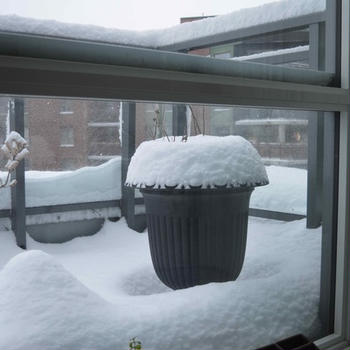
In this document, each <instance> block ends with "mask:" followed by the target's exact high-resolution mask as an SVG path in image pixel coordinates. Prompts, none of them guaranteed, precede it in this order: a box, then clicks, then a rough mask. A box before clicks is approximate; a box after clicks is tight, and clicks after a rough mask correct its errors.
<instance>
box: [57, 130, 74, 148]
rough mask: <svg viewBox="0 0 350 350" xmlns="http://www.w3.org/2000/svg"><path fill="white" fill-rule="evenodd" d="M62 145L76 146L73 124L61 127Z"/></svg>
mask: <svg viewBox="0 0 350 350" xmlns="http://www.w3.org/2000/svg"><path fill="white" fill-rule="evenodd" d="M60 146H61V147H74V129H73V127H71V126H63V127H61V144H60Z"/></svg>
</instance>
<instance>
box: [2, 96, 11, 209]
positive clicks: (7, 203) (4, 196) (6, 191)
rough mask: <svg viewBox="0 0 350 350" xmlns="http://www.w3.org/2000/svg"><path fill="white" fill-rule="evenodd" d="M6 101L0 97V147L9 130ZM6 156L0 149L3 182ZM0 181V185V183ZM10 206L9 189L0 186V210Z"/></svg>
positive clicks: (5, 177) (6, 99) (3, 179)
mask: <svg viewBox="0 0 350 350" xmlns="http://www.w3.org/2000/svg"><path fill="white" fill-rule="evenodd" d="M8 101H9V99H8V98H6V97H0V147H1V146H2V145H3V144H4V143H5V140H6V136H7V135H8V131H9V128H10V126H9V115H8ZM7 160H8V159H7V158H6V157H5V155H4V154H3V153H2V152H1V151H0V180H1V183H2V184H4V183H5V182H6V179H7V175H8V172H7V171H6V169H5V165H6V163H7ZM1 183H0V185H1ZM10 207H11V193H10V189H9V188H8V187H7V188H0V210H1V209H9V208H10Z"/></svg>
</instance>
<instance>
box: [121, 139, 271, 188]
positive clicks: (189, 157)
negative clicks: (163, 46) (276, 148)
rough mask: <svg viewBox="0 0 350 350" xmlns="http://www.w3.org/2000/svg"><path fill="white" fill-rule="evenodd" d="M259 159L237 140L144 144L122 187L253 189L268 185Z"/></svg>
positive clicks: (249, 147)
mask: <svg viewBox="0 0 350 350" xmlns="http://www.w3.org/2000/svg"><path fill="white" fill-rule="evenodd" d="M268 183H269V181H268V177H267V174H266V170H265V167H264V165H263V163H262V161H261V158H260V156H259V154H258V152H257V151H256V150H255V148H254V147H253V146H252V145H251V143H250V142H249V141H247V140H245V139H244V138H242V137H240V136H224V137H219V136H203V135H197V136H191V137H188V138H187V140H186V142H184V141H183V138H181V137H176V138H173V137H171V141H170V142H169V139H167V138H160V139H156V140H152V141H145V142H143V143H141V144H140V146H139V147H138V148H137V150H136V152H135V154H134V156H133V157H132V159H131V162H130V165H129V169H128V174H127V178H126V185H127V186H133V187H137V188H145V187H153V188H160V189H163V188H169V187H170V188H176V189H189V188H217V187H231V188H232V187H233V188H239V187H255V186H262V185H266V184H268Z"/></svg>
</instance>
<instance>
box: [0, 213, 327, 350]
mask: <svg viewBox="0 0 350 350" xmlns="http://www.w3.org/2000/svg"><path fill="white" fill-rule="evenodd" d="M28 245H29V249H34V250H42V251H45V252H46V253H48V254H50V255H51V256H50V255H47V254H45V253H43V252H39V251H29V252H26V253H22V254H18V253H19V251H20V249H19V248H17V247H16V246H15V244H14V238H13V234H12V233H11V232H0V251H1V254H0V269H1V268H2V266H3V265H4V264H5V262H6V261H7V260H8V259H10V257H11V256H15V257H14V258H13V259H12V260H10V261H9V262H8V264H7V265H6V266H5V267H4V268H3V269H2V270H0V330H1V331H0V348H1V349H23V350H27V349H38V348H40V349H62V350H63V349H77V350H78V349H90V350H93V349H96V350H101V349H108V350H109V349H127V348H128V340H129V339H130V338H131V337H135V336H137V337H138V338H139V339H140V340H141V341H142V348H143V349H220V350H221V349H245V350H248V349H254V348H257V347H260V346H263V345H266V344H269V343H272V342H275V341H277V340H280V339H282V338H285V337H287V336H291V335H294V334H296V333H304V334H305V335H307V336H309V337H312V336H318V331H319V326H320V325H319V320H318V304H319V288H320V277H319V276H320V252H321V231H320V229H317V230H307V229H305V220H301V221H296V222H291V223H281V222H277V221H268V220H263V219H250V221H249V228H248V242H247V252H246V259H245V263H244V266H243V270H242V273H241V275H240V276H239V278H238V279H237V280H236V281H234V282H226V283H211V284H207V285H203V286H197V287H193V288H188V289H185V290H178V291H172V290H170V289H169V288H167V287H165V286H164V285H163V284H162V283H161V282H159V280H158V279H157V277H156V275H155V273H154V271H153V268H152V263H151V258H150V254H149V248H148V241H147V235H145V234H139V233H136V232H134V231H132V230H130V229H128V228H127V226H126V224H125V221H124V220H121V221H120V222H117V223H111V222H106V224H105V226H104V227H103V228H102V230H101V231H100V232H99V233H98V234H96V235H95V236H91V237H83V238H76V239H74V240H73V241H70V242H67V243H64V244H40V243H37V242H34V241H33V240H31V239H30V238H29V239H28ZM16 254H18V255H16ZM4 257H5V258H4ZM61 264H62V265H61Z"/></svg>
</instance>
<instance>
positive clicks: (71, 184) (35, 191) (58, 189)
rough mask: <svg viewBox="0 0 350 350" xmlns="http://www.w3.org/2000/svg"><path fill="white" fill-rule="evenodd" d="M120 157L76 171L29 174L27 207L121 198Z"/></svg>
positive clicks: (33, 172)
mask: <svg viewBox="0 0 350 350" xmlns="http://www.w3.org/2000/svg"><path fill="white" fill-rule="evenodd" d="M120 163H121V157H120V156H116V157H115V158H114V159H111V160H109V161H108V162H106V163H104V164H101V165H98V166H95V167H83V168H80V169H78V170H73V171H33V170H32V171H26V205H27V206H29V207H36V206H40V205H55V204H70V203H79V202H91V201H92V202H95V201H104V200H113V199H118V198H120V197H121V192H120V181H121V180H120Z"/></svg>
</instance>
